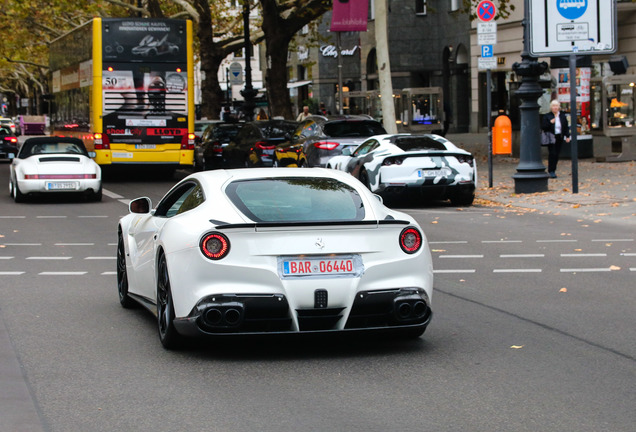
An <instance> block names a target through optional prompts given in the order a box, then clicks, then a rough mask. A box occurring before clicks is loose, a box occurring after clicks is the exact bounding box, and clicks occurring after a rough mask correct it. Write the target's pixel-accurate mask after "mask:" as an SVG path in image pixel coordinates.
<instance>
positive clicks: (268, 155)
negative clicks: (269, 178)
mask: <svg viewBox="0 0 636 432" xmlns="http://www.w3.org/2000/svg"><path fill="white" fill-rule="evenodd" d="M297 126H298V123H297V122H295V121H288V120H258V121H253V122H249V123H245V124H244V125H243V127H242V128H241V130H240V131H239V133H238V134H237V135H236V137H234V139H232V140H230V143H229V144H228V145H227V146H226V147H225V148H224V149H223V159H224V161H225V163H226V164H227V165H228V166H229V167H234V168H236V167H256V166H266V167H267V166H270V167H271V166H273V165H274V149H275V148H276V146H277V145H278V144H280V143H283V142H285V141H289V140H290V139H291V137H292V134H293V133H294V131H295V130H296V127H297Z"/></svg>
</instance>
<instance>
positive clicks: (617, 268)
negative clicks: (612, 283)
mask: <svg viewBox="0 0 636 432" xmlns="http://www.w3.org/2000/svg"><path fill="white" fill-rule="evenodd" d="M620 269H621V268H620V267H619V266H615V265H611V266H610V270H620Z"/></svg>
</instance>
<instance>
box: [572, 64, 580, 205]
mask: <svg viewBox="0 0 636 432" xmlns="http://www.w3.org/2000/svg"><path fill="white" fill-rule="evenodd" d="M577 123H578V113H577V109H576V54H574V53H572V54H570V146H571V151H570V153H571V154H572V193H575V194H576V193H579V148H578V143H577V136H578V130H577V129H576V126H577Z"/></svg>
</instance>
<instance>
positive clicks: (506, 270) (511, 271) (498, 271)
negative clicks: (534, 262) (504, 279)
mask: <svg viewBox="0 0 636 432" xmlns="http://www.w3.org/2000/svg"><path fill="white" fill-rule="evenodd" d="M542 271H543V270H541V269H493V271H492V272H493V273H541V272H542Z"/></svg>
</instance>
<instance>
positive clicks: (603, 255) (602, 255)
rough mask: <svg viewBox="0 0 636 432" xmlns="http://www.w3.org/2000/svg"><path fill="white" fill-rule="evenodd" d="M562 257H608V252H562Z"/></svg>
mask: <svg viewBox="0 0 636 432" xmlns="http://www.w3.org/2000/svg"><path fill="white" fill-rule="evenodd" d="M561 256H562V257H569V258H578V257H606V256H607V254H606V253H589V254H584V253H582V254H575V253H564V254H561Z"/></svg>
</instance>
